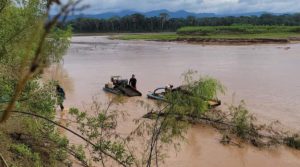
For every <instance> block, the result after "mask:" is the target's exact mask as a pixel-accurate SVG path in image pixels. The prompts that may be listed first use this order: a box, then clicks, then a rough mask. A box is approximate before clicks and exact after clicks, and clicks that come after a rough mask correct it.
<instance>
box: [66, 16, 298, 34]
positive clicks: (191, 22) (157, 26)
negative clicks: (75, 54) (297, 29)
mask: <svg viewBox="0 0 300 167" xmlns="http://www.w3.org/2000/svg"><path fill="white" fill-rule="evenodd" d="M234 24H248V25H249V24H250V25H286V26H300V13H298V14H285V15H272V14H263V15H261V16H240V17H231V16H230V17H209V18H196V17H193V16H189V17H187V18H169V16H168V14H166V13H161V14H160V16H156V17H146V16H144V15H142V14H138V13H136V14H133V15H128V16H124V17H112V18H110V19H92V18H78V19H75V20H71V21H68V22H67V25H71V26H72V28H73V30H74V32H172V31H176V30H177V29H178V28H181V27H184V26H230V25H234Z"/></svg>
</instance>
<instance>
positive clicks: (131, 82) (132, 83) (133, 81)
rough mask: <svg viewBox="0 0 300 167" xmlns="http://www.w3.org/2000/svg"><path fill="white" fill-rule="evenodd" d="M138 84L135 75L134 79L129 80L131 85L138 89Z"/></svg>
mask: <svg viewBox="0 0 300 167" xmlns="http://www.w3.org/2000/svg"><path fill="white" fill-rule="evenodd" d="M136 82H137V80H136V78H135V75H134V74H132V77H131V78H130V80H129V85H130V86H132V87H133V88H135V89H136Z"/></svg>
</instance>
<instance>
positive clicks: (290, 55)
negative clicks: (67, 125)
mask: <svg viewBox="0 0 300 167" xmlns="http://www.w3.org/2000/svg"><path fill="white" fill-rule="evenodd" d="M189 69H192V70H197V71H198V73H199V75H203V76H206V75H209V76H211V77H214V78H217V79H219V80H220V81H221V82H222V83H223V84H224V85H225V86H226V88H227V91H226V94H225V95H220V99H221V100H222V102H223V103H228V104H231V103H232V101H233V100H234V101H235V102H236V103H237V102H239V100H245V101H246V104H247V107H248V108H249V110H250V111H251V112H252V113H254V114H255V115H256V116H257V117H258V118H259V120H260V121H261V122H269V121H273V120H279V121H280V122H281V123H282V124H283V126H285V127H287V128H290V129H293V130H296V131H299V130H300V110H299V109H300V77H299V76H300V75H299V72H300V44H287V45H282V44H281V45H277V44H276V45H273V44H270V45H243V46H224V45H206V46H204V45H192V44H186V43H176V42H150V41H120V40H110V39H108V38H107V37H105V36H88V37H73V38H72V43H71V47H70V49H69V51H68V53H67V55H66V56H65V58H64V62H63V69H60V71H63V74H60V75H62V76H60V77H61V78H64V79H63V80H64V81H61V82H62V85H63V87H65V88H66V89H67V101H66V105H67V106H68V107H71V106H78V107H80V106H83V105H85V104H86V103H90V102H91V100H92V97H93V96H97V97H100V99H102V100H105V99H106V98H107V94H106V93H105V92H103V91H102V87H103V85H104V84H105V83H106V82H108V80H109V78H110V76H111V75H121V76H123V77H124V78H129V77H130V76H131V74H135V75H136V77H137V79H138V83H137V87H138V89H139V90H141V92H142V93H143V97H138V98H132V99H128V104H127V105H125V106H124V107H125V109H128V113H129V114H130V117H131V118H138V117H140V116H142V115H143V114H144V113H145V111H142V110H138V109H136V106H135V104H134V102H135V100H137V99H142V100H145V101H147V99H146V96H145V95H146V94H147V93H148V91H151V90H153V89H155V88H156V87H160V86H165V85H167V84H174V85H175V86H177V85H180V84H181V82H182V80H183V78H182V75H181V74H182V73H183V72H185V71H187V70H189ZM52 75H57V74H52ZM53 77H54V78H55V76H53ZM132 125H134V124H132V123H130V121H129V123H128V124H124V126H123V127H122V128H123V130H124V132H125V133H126V132H130V130H131V129H132V128H133V126H132ZM219 139H220V135H219V134H218V133H217V132H216V131H215V130H213V129H211V128H208V127H205V128H204V127H200V126H195V127H193V128H192V129H190V130H189V132H188V134H187V141H186V143H183V144H182V150H181V151H180V152H178V153H175V152H174V151H169V153H168V155H169V158H167V159H166V163H165V165H163V166H170V167H171V166H172V167H198V166H202V167H253V166H255V167H266V166H272V167H299V166H300V152H299V151H294V150H290V149H287V148H283V147H279V148H275V149H274V148H273V149H257V148H253V147H251V146H244V147H243V148H238V147H236V146H223V145H221V144H220V143H219Z"/></svg>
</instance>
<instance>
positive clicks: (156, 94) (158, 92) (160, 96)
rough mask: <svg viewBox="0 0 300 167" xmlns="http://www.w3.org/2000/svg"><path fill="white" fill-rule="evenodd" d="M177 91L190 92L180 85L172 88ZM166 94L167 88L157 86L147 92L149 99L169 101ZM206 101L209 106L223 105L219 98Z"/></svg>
mask: <svg viewBox="0 0 300 167" xmlns="http://www.w3.org/2000/svg"><path fill="white" fill-rule="evenodd" d="M176 91H180V92H183V93H185V94H190V93H189V92H187V91H186V90H184V89H183V87H182V86H179V87H177V88H174V89H172V91H171V92H176ZM165 95H166V91H165V88H162V87H161V88H157V89H155V90H154V91H153V92H150V93H149V94H147V97H148V98H149V99H154V100H159V101H165V102H167V99H166V98H165ZM201 98H202V97H201ZM202 99H203V98H202ZM205 101H207V102H208V105H209V108H215V107H218V106H220V105H221V101H220V100H218V99H209V100H205Z"/></svg>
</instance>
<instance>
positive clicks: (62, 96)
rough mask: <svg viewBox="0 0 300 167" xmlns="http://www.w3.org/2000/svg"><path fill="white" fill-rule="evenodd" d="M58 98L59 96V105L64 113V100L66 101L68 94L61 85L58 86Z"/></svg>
mask: <svg viewBox="0 0 300 167" xmlns="http://www.w3.org/2000/svg"><path fill="white" fill-rule="evenodd" d="M56 96H57V104H58V105H59V107H60V109H61V111H63V110H64V108H65V107H64V105H63V103H64V100H65V99H66V94H65V91H64V89H63V88H62V87H61V86H60V85H59V84H57V85H56Z"/></svg>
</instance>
